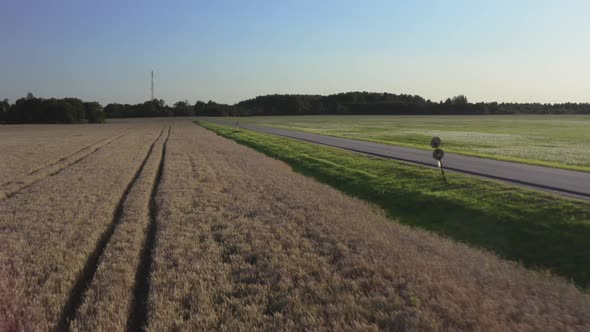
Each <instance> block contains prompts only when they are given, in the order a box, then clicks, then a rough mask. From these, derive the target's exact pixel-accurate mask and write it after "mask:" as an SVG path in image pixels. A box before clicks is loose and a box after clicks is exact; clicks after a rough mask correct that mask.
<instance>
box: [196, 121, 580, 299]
mask: <svg viewBox="0 0 590 332" xmlns="http://www.w3.org/2000/svg"><path fill="white" fill-rule="evenodd" d="M197 123H198V124H200V125H201V126H203V127H205V128H208V129H210V130H212V131H214V132H215V133H217V134H218V135H221V136H223V137H226V138H229V139H233V140H235V141H236V142H238V143H241V144H244V145H246V146H249V147H251V148H254V149H256V150H258V151H260V152H262V153H264V154H266V155H268V156H270V157H273V158H276V159H279V160H282V161H284V162H286V163H288V164H289V165H291V167H292V168H293V169H294V170H295V171H297V172H299V173H302V174H304V175H307V176H311V177H313V178H315V179H317V180H319V181H320V182H323V183H326V184H329V185H331V186H332V187H334V188H337V189H339V190H341V191H343V192H345V193H347V194H349V195H351V196H355V197H358V198H360V199H363V200H366V201H368V202H371V203H374V204H376V205H378V206H380V207H381V208H383V209H384V210H385V211H386V213H387V214H388V215H389V217H391V218H393V219H396V220H399V221H400V222H401V223H404V224H407V225H411V226H414V227H420V228H424V229H427V230H430V231H433V232H436V233H438V234H441V235H444V236H447V237H450V238H452V239H455V240H457V241H461V242H464V243H467V244H470V245H472V246H475V247H480V248H484V249H487V250H490V251H492V252H495V253H496V254H498V255H499V256H501V257H504V258H506V259H510V260H514V261H518V262H521V263H522V264H524V265H525V266H527V267H530V268H536V269H548V270H550V271H552V272H553V273H556V274H558V275H561V276H564V277H566V278H568V279H571V280H573V281H574V282H575V283H577V284H578V285H579V286H581V287H583V288H589V287H590V263H589V262H590V204H588V203H586V202H581V201H572V200H567V199H563V198H560V197H557V196H554V195H550V194H545V193H540V192H536V191H532V190H527V189H523V188H518V187H514V186H508V185H505V184H501V183H498V182H494V181H488V180H484V179H480V178H475V177H469V176H464V175H460V174H448V179H449V183H448V184H444V183H443V182H442V180H441V177H440V172H439V171H438V170H436V169H429V168H425V167H419V166H413V165H408V164H404V163H400V162H396V161H392V160H386V159H380V158H373V157H369V156H364V155H359V154H355V153H351V152H347V151H343V150H339V149H335V148H330V147H324V146H319V145H315V144H311V143H305V142H301V141H297V140H291V139H287V138H283V137H279V136H274V135H269V134H262V133H258V132H253V131H248V130H236V129H235V128H231V127H227V126H221V125H217V124H212V123H209V122H202V121H197Z"/></svg>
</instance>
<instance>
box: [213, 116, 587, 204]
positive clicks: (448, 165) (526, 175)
mask: <svg viewBox="0 0 590 332" xmlns="http://www.w3.org/2000/svg"><path fill="white" fill-rule="evenodd" d="M206 121H210V122H216V123H219V124H223V125H231V126H234V125H235V123H234V122H229V121H222V120H217V119H210V118H208V119H206ZM240 128H244V129H249V130H253V131H259V132H263V133H268V134H274V135H279V136H284V137H289V138H293V139H298V140H302V141H306V142H311V143H316V144H321V145H327V146H331V147H336V148H341V149H345V150H349V151H354V152H359V153H363V154H368V155H372V156H377V157H382V158H389V159H395V160H401V161H405V162H410V163H414V164H420V165H424V166H429V167H436V161H435V160H434V159H433V158H432V151H431V150H419V149H413V148H407V147H401V146H395V145H387V144H380V143H373V142H365V141H359V140H354V139H348V138H339V137H331V136H324V135H317V134H310V133H303V132H297V131H291V130H284V129H277V128H269V127H260V126H254V125H249V124H243V123H240ZM428 143H429V142H425V144H428ZM443 147H444V138H443ZM443 165H444V167H445V170H450V171H454V172H460V173H465V174H470V175H476V176H481V177H486V178H491V179H495V180H500V181H505V182H510V183H513V184H518V185H522V186H526V187H530V188H534V189H539V190H543V191H548V192H552V193H556V194H559V195H562V196H566V197H573V198H578V199H584V200H590V173H587V172H578V171H570V170H564V169H559V168H551V167H543V166H534V165H527V164H519V163H513V162H507V161H498V160H493V159H485V158H478V157H469V156H462V155H458V154H453V153H445V156H444V159H443Z"/></svg>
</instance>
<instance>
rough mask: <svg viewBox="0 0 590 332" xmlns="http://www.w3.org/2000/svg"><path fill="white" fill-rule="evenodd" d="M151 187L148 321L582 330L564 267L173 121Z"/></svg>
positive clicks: (586, 302)
mask: <svg viewBox="0 0 590 332" xmlns="http://www.w3.org/2000/svg"><path fill="white" fill-rule="evenodd" d="M174 132H175V135H174V136H173V137H172V138H171V139H170V141H169V144H168V149H167V150H168V151H167V157H166V158H167V159H166V163H165V166H164V171H163V174H162V182H161V185H160V188H159V190H158V195H157V200H158V206H159V209H158V214H157V223H158V229H157V239H156V245H155V250H154V263H153V269H152V272H151V277H150V293H149V307H148V310H149V311H148V314H149V321H148V329H149V330H153V331H160V330H174V329H179V330H215V329H216V330H219V329H222V330H240V329H241V330H253V329H265V330H288V329H310V330H311V329H313V330H318V329H319V330H322V329H330V330H332V329H336V330H343V329H344V330H350V329H356V330H358V329H362V330H372V329H384V330H497V331H501V330H523V331H525V330H564V329H569V330H587V329H589V328H590V310H589V308H590V297H589V296H588V295H587V294H584V293H582V292H581V291H580V290H578V289H577V288H576V287H575V286H573V285H571V284H569V283H567V282H565V281H564V280H562V279H559V278H556V277H554V276H550V275H548V274H542V273H539V272H534V271H530V270H527V269H525V268H523V267H522V266H520V265H518V264H515V263H510V262H506V261H503V260H501V259H499V258H498V257H496V256H494V255H492V254H490V253H487V252H483V251H479V250H475V249H472V248H469V247H467V246H465V245H462V244H457V243H455V242H452V241H449V240H446V239H443V238H441V237H438V236H435V235H433V234H431V233H428V232H424V231H419V230H416V229H411V228H409V227H406V226H403V225H401V224H399V223H395V222H391V221H390V220H388V219H387V218H385V217H384V216H383V213H382V212H381V211H380V210H378V209H377V208H375V207H374V206H370V205H368V204H366V203H363V202H361V201H359V200H356V199H353V198H351V197H348V196H345V195H343V194H342V193H340V192H338V191H336V190H334V189H332V188H330V187H327V186H325V185H322V184H319V183H317V182H315V181H313V180H311V179H309V178H306V177H304V176H302V175H299V174H295V173H294V172H292V171H291V169H290V168H289V167H288V166H286V165H285V164H283V163H281V162H278V161H276V160H273V159H270V158H267V157H265V156H263V155H261V154H259V153H257V152H254V151H253V150H251V149H248V148H246V147H243V146H240V145H237V144H235V143H234V142H231V141H228V140H226V139H223V138H221V137H218V136H216V135H214V134H212V133H210V132H207V131H206V130H204V129H202V128H198V127H194V126H192V125H191V124H190V123H179V124H177V126H175V129H174Z"/></svg>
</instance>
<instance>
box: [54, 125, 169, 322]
mask: <svg viewBox="0 0 590 332" xmlns="http://www.w3.org/2000/svg"><path fill="white" fill-rule="evenodd" d="M165 130H166V128H163V129H162V130H161V131H160V134H159V135H158V137H156V139H155V140H154V141H153V142H152V144H151V145H150V148H149V150H148V152H147V154H146V156H145V157H144V159H143V161H142V162H141V164H140V166H139V167H138V168H137V170H136V171H135V174H134V175H133V178H132V179H131V181H130V182H129V183H128V184H127V187H126V188H125V191H124V192H123V195H122V196H121V198H120V199H119V201H118V203H117V205H116V207H115V211H114V213H113V219H112V221H111V223H110V224H109V225H108V226H107V228H106V230H105V231H104V232H103V234H102V235H101V236H100V238H99V240H98V242H97V244H96V247H95V249H94V250H93V252H92V254H91V255H90V256H89V258H88V259H87V260H86V263H85V264H84V267H83V269H82V270H81V272H80V274H79V276H78V278H77V280H76V282H75V284H74V286H73V287H72V289H71V290H70V295H69V296H68V299H67V301H66V304H65V305H64V307H63V309H62V311H61V314H60V318H59V322H58V324H57V327H56V330H57V331H67V330H69V322H70V321H72V320H73V319H74V318H75V316H76V312H77V310H78V308H79V307H80V305H81V304H82V301H83V298H84V293H85V292H86V290H87V289H88V287H89V285H90V283H91V282H92V279H93V278H94V275H95V273H96V270H97V268H98V264H99V262H100V257H101V256H102V255H103V253H104V251H105V249H106V247H107V245H108V243H109V241H110V239H111V237H112V235H113V233H114V232H115V229H116V228H117V226H118V225H119V224H120V222H121V217H122V215H123V208H124V203H125V201H126V199H127V196H128V195H129V192H130V191H131V188H133V185H134V184H135V182H136V181H137V179H138V178H139V176H140V175H141V173H142V172H143V169H144V168H145V165H146V163H147V161H148V159H149V157H150V156H151V154H152V151H153V149H154V146H155V145H156V143H157V142H158V140H160V138H161V137H162V135H163V134H164V131H165ZM169 133H170V129H169V130H168V134H169ZM167 140H168V137H167V138H166V141H167ZM113 141H114V140H113ZM113 141H111V142H109V143H107V144H106V145H108V144H110V143H112V142H113ZM106 145H103V146H102V147H104V146H106ZM99 149H100V148H99ZM99 149H97V150H99ZM95 152H96V151H95ZM84 158H85V157H82V158H81V159H84ZM79 161H81V160H78V161H76V162H79ZM160 162H161V161H160Z"/></svg>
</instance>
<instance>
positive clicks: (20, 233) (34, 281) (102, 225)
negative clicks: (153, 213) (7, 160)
mask: <svg viewBox="0 0 590 332" xmlns="http://www.w3.org/2000/svg"><path fill="white" fill-rule="evenodd" d="M130 126H131V127H135V129H136V130H134V131H133V132H132V133H130V134H129V135H126V136H124V137H122V138H121V139H119V140H118V141H117V142H116V144H111V145H109V146H108V147H107V148H104V149H101V150H100V151H97V152H96V153H94V154H92V155H91V156H89V157H88V158H85V159H84V160H81V161H80V162H78V163H75V164H73V165H71V166H69V167H67V168H65V169H64V170H62V171H61V172H58V173H56V174H55V175H53V176H49V177H47V178H45V179H42V180H41V181H39V182H37V183H35V184H34V185H31V186H29V187H27V188H26V189H25V190H23V191H21V192H19V193H17V194H16V195H14V196H13V197H11V198H9V199H6V200H4V201H1V202H0V211H2V213H0V243H2V247H0V248H1V250H0V270H2V271H0V272H1V273H0V276H10V280H11V282H13V285H11V287H10V292H11V293H12V294H11V295H12V297H11V299H15V301H19V302H20V303H19V307H18V308H19V312H17V313H14V310H12V311H6V312H5V313H3V312H1V311H0V314H1V315H4V316H3V317H0V321H2V320H5V321H9V324H17V325H18V324H21V326H25V327H26V328H28V329H30V330H50V329H53V328H55V327H56V325H57V324H58V321H59V319H60V315H61V314H62V311H64V310H67V308H65V306H66V303H68V301H69V298H71V296H72V294H71V293H72V289H73V287H74V286H75V284H76V283H77V282H78V281H79V280H78V278H79V277H80V273H81V270H82V269H83V267H84V266H85V264H86V262H87V261H88V259H89V258H90V256H91V255H92V254H93V252H94V251H95V250H96V245H97V241H98V240H99V238H100V237H101V235H102V234H103V232H104V231H105V229H107V227H108V225H110V224H111V222H112V219H113V213H114V209H115V206H116V205H117V202H118V201H119V199H120V198H121V195H122V194H123V192H124V190H125V186H126V185H127V183H128V182H129V181H130V179H131V178H132V177H133V174H134V173H135V171H136V169H137V168H138V165H139V164H140V163H141V161H142V159H143V158H144V157H145V155H146V153H147V150H148V148H149V146H150V144H151V143H152V142H153V141H154V139H155V138H156V137H157V136H158V134H159V133H160V131H161V129H162V127H163V126H162V125H159V124H156V123H150V122H139V123H137V124H130ZM32 134H34V133H32ZM8 269H10V270H8Z"/></svg>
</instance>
